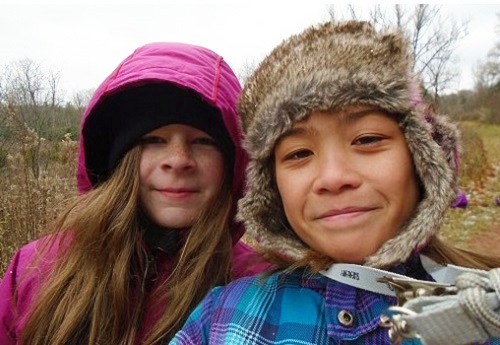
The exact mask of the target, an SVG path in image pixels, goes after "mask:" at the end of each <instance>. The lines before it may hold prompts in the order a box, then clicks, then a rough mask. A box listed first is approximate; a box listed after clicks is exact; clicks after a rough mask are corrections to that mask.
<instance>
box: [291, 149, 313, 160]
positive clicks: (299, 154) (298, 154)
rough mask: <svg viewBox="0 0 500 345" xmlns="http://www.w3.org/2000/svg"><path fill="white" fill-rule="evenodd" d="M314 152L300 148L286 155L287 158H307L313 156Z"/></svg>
mask: <svg viewBox="0 0 500 345" xmlns="http://www.w3.org/2000/svg"><path fill="white" fill-rule="evenodd" d="M312 154H313V153H312V151H310V150H299V151H294V152H292V153H290V154H288V155H286V156H285V160H299V159H302V158H307V157H309V156H311V155H312Z"/></svg>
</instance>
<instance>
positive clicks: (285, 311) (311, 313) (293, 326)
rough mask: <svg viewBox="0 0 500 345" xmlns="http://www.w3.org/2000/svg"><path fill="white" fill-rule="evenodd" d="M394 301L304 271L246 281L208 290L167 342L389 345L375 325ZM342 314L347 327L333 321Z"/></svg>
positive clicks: (495, 342) (384, 333) (382, 330)
mask: <svg viewBox="0 0 500 345" xmlns="http://www.w3.org/2000/svg"><path fill="white" fill-rule="evenodd" d="M399 271H400V272H401V271H406V269H403V270H399ZM407 273H408V272H407ZM413 273H415V272H413ZM422 274H424V275H425V273H422V272H420V273H419V274H416V275H417V276H421V275H422ZM414 276H415V275H414ZM395 302H396V301H395V298H393V297H388V296H383V295H379V294H375V293H371V292H369V291H365V290H361V289H356V288H353V287H351V286H348V285H345V284H342V283H339V282H336V281H333V280H330V279H328V278H327V277H324V276H322V275H320V274H314V275H312V274H309V273H307V272H305V271H295V272H293V273H288V274H281V273H276V274H273V275H271V276H270V277H269V278H263V277H262V276H260V277H247V278H242V279H239V280H237V281H234V282H232V283H231V284H229V285H227V286H226V287H217V288H215V289H213V290H212V292H211V293H210V294H209V295H208V296H207V297H206V298H205V299H204V300H203V301H202V303H201V304H200V305H199V306H198V307H197V308H196V309H195V310H194V311H193V313H192V314H191V316H190V317H189V319H188V320H187V322H186V324H185V325H184V327H183V329H182V330H181V331H179V332H178V333H177V335H176V337H175V338H174V339H173V340H172V342H171V343H170V344H186V345H187V344H235V345H236V344H238V345H240V344H256V345H268V344H297V345H299V344H300V345H306V344H311V345H312V344H315V345H316V344H370V345H373V344H390V341H389V339H388V332H387V329H385V328H382V327H380V326H379V325H378V323H379V318H380V314H381V313H382V312H383V311H384V310H385V309H386V308H387V307H389V306H390V305H394V304H395ZM342 310H344V311H348V312H349V313H350V314H351V315H352V316H353V320H354V322H353V324H352V325H350V326H344V325H342V324H341V323H340V322H339V319H338V314H339V312H341V311H342ZM403 344H405V345H410V344H420V342H419V341H418V340H414V341H406V342H403ZM489 344H492V345H500V340H493V341H491V342H490V343H489Z"/></svg>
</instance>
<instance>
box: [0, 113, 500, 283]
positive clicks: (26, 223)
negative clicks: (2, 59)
mask: <svg viewBox="0 0 500 345" xmlns="http://www.w3.org/2000/svg"><path fill="white" fill-rule="evenodd" d="M461 127H462V128H463V130H464V134H463V139H464V148H463V158H462V161H461V170H462V175H461V180H460V186H461V188H462V189H463V190H464V191H465V192H466V194H467V196H468V197H469V206H468V207H467V208H465V209H451V210H450V212H449V214H448V216H447V218H446V220H445V227H444V230H443V232H442V234H443V236H444V237H446V238H448V239H450V240H451V241H453V242H455V243H458V244H460V245H463V246H465V247H467V246H469V245H470V244H471V243H475V245H476V246H475V247H474V248H475V249H477V243H479V244H481V242H478V241H477V240H476V239H478V238H479V239H480V238H486V239H490V240H489V241H486V242H489V243H491V242H492V241H491V238H492V237H491V236H490V234H493V233H494V232H495V229H498V228H499V227H500V207H499V206H496V205H495V203H494V198H495V197H496V196H498V195H500V126H498V125H497V126H494V125H485V124H480V123H473V122H469V123H462V124H461ZM16 138H17V139H18V141H19V142H16V145H14V146H12V149H11V150H10V153H9V154H8V155H6V156H5V157H4V160H3V161H1V160H0V162H3V163H2V164H3V165H2V166H1V167H0V191H1V193H0V275H3V273H4V271H5V269H6V267H7V264H8V262H9V261H10V258H11V257H12V255H13V254H14V252H15V250H16V249H17V248H19V247H20V246H21V245H23V244H25V243H26V242H28V241H30V240H31V239H33V238H35V237H37V236H38V235H39V234H40V232H41V231H42V230H43V229H44V227H45V226H46V225H47V224H48V223H49V222H51V221H53V220H54V218H55V217H56V216H57V214H58V213H59V212H60V210H61V209H62V208H63V207H64V201H65V200H67V199H69V198H70V197H72V196H74V195H75V193H76V184H75V159H76V153H77V146H78V144H77V142H75V141H73V140H71V139H69V137H67V138H66V139H64V140H62V141H60V142H48V141H45V140H43V139H42V138H39V137H38V136H37V134H36V133H34V132H32V131H30V130H28V129H26V128H20V129H19V130H18V136H17V137H16ZM0 148H1V147H0ZM485 236H486V237H485ZM498 236H499V237H500V231H499V234H498ZM499 237H496V238H497V239H499ZM246 240H247V241H248V242H250V243H251V240H250V239H246ZM483 243H484V240H483ZM493 248H494V247H493Z"/></svg>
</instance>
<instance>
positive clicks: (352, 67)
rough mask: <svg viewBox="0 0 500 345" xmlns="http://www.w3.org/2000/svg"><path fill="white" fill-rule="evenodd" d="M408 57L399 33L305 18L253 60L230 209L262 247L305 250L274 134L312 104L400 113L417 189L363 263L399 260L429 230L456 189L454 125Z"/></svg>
mask: <svg viewBox="0 0 500 345" xmlns="http://www.w3.org/2000/svg"><path fill="white" fill-rule="evenodd" d="M412 67H413V54H412V50H411V47H410V44H409V42H408V40H407V38H406V37H405V36H404V34H402V33H401V32H399V31H376V30H375V29H374V28H373V26H372V25H370V24H369V23H366V22H358V21H348V22H343V23H334V22H328V23H324V24H322V25H319V26H315V27H311V28H308V29H307V30H305V31H304V32H302V33H301V34H299V35H295V36H292V37H290V38H288V39H287V40H285V41H283V42H282V43H281V44H280V45H279V46H278V47H276V48H275V49H274V50H273V51H272V52H271V53H270V54H269V55H268V56H267V57H266V58H265V59H264V60H263V61H262V62H261V63H260V65H259V66H258V67H257V69H256V70H255V71H254V73H253V74H252V75H251V76H250V77H249V78H248V80H247V81H246V84H245V87H244V89H243V93H242V95H241V98H240V103H239V113H240V116H241V118H242V123H243V130H244V133H245V147H246V149H247V151H248V153H249V155H250V159H251V161H250V164H249V166H248V168H247V193H246V195H245V197H244V198H243V199H242V200H240V203H239V213H238V218H239V219H240V220H242V221H243V222H244V223H245V227H246V230H247V233H248V234H250V235H251V236H253V237H254V238H256V239H257V241H258V242H259V244H260V246H261V249H263V250H264V251H266V250H273V251H279V252H280V253H282V254H285V255H288V256H290V257H292V258H294V259H300V258H303V257H304V255H305V254H306V253H307V251H308V250H310V249H309V248H308V247H307V246H306V245H305V244H304V243H303V242H302V241H301V240H300V238H299V237H298V236H297V235H296V234H295V233H294V232H293V231H292V230H291V229H290V226H289V225H288V221H287V219H286V217H285V213H284V210H283V206H282V202H281V199H280V196H279V193H278V190H277V188H276V184H275V181H274V171H273V166H274V164H273V152H274V146H275V144H276V142H277V139H278V138H279V137H280V136H281V135H282V134H283V133H284V132H285V131H287V130H289V129H290V128H291V127H292V126H293V125H294V124H295V123H296V122H298V121H300V120H302V119H304V118H305V117H306V116H307V115H308V114H310V113H311V112H312V111H333V110H340V109H342V108H343V107H346V106H349V105H356V104H362V105H373V106H376V107H379V108H381V109H383V110H385V111H387V112H389V113H393V114H399V119H400V120H399V121H400V123H399V124H400V127H401V129H402V131H403V132H404V135H405V138H406V141H407V143H408V147H409V149H410V152H411V153H412V156H413V162H414V164H415V168H416V173H417V175H418V178H419V179H420V181H419V182H420V185H421V187H422V191H423V193H422V198H421V200H420V202H419V204H418V206H417V209H416V211H415V214H414V216H413V218H412V219H410V220H409V221H408V222H407V223H406V224H405V225H404V226H403V228H402V229H400V231H399V232H398V233H397V234H396V235H395V236H394V237H393V238H391V239H390V240H388V241H387V242H385V243H384V244H383V245H382V246H381V247H380V248H379V249H378V251H377V252H376V253H374V254H373V255H371V256H369V257H367V258H366V260H365V263H364V264H365V265H367V266H372V267H380V268H383V267H390V266H393V265H395V264H397V263H400V262H404V261H405V260H406V259H407V258H408V257H409V256H410V255H411V254H412V252H414V251H418V250H420V249H421V248H423V247H424V246H425V245H426V244H427V243H428V242H429V240H430V239H431V237H432V236H434V235H435V234H436V233H437V231H438V229H439V227H440V225H441V222H442V220H443V216H444V213H445V211H446V209H447V208H448V207H449V205H450V203H451V201H452V200H453V198H454V196H455V181H456V177H457V171H456V160H457V130H456V128H455V127H454V126H453V125H451V124H450V123H448V122H447V120H446V119H444V118H443V117H440V116H436V115H434V114H432V111H431V110H430V109H429V107H428V106H426V105H425V104H424V102H423V100H422V95H421V92H420V81H419V80H418V78H417V77H416V76H415V75H414V73H413V72H412Z"/></svg>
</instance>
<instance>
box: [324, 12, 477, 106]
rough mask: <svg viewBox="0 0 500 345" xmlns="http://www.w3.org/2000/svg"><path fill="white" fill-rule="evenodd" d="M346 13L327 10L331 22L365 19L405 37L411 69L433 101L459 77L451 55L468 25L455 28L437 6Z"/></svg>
mask: <svg viewBox="0 0 500 345" xmlns="http://www.w3.org/2000/svg"><path fill="white" fill-rule="evenodd" d="M347 12H348V13H349V15H348V16H347V17H346V16H344V17H342V16H339V13H340V12H339V11H337V10H335V8H334V6H332V7H330V9H329V14H330V18H331V19H332V20H337V19H348V18H349V17H350V18H352V19H360V18H362V17H367V19H366V20H368V21H370V22H371V23H373V25H375V26H376V27H386V26H391V27H397V28H399V29H401V30H402V31H403V32H405V33H406V35H407V36H408V37H409V39H410V42H411V44H412V48H413V54H414V61H415V63H414V66H413V68H414V70H415V72H417V73H419V74H420V75H421V77H422V82H423V84H424V88H425V89H426V91H427V92H428V94H429V95H430V96H432V97H433V98H434V100H435V101H437V100H438V98H439V94H440V93H441V92H442V91H443V90H445V89H447V88H448V87H449V86H450V85H451V83H452V82H453V81H455V79H456V78H457V77H458V73H457V69H456V67H455V66H454V64H455V63H456V58H455V55H454V53H455V50H456V47H457V45H458V43H459V42H460V41H461V40H462V39H463V38H464V37H465V36H466V35H467V33H468V31H467V27H468V22H463V23H461V24H458V23H457V21H456V20H455V19H454V18H444V17H442V16H441V15H440V7H439V6H431V5H428V4H419V5H414V6H413V7H408V6H404V5H393V6H391V7H383V6H381V5H373V7H371V8H370V9H369V12H368V14H367V15H365V16H364V15H363V14H362V12H360V11H359V10H358V9H356V8H355V7H354V6H353V5H349V7H348V9H347ZM360 13H361V14H360Z"/></svg>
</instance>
